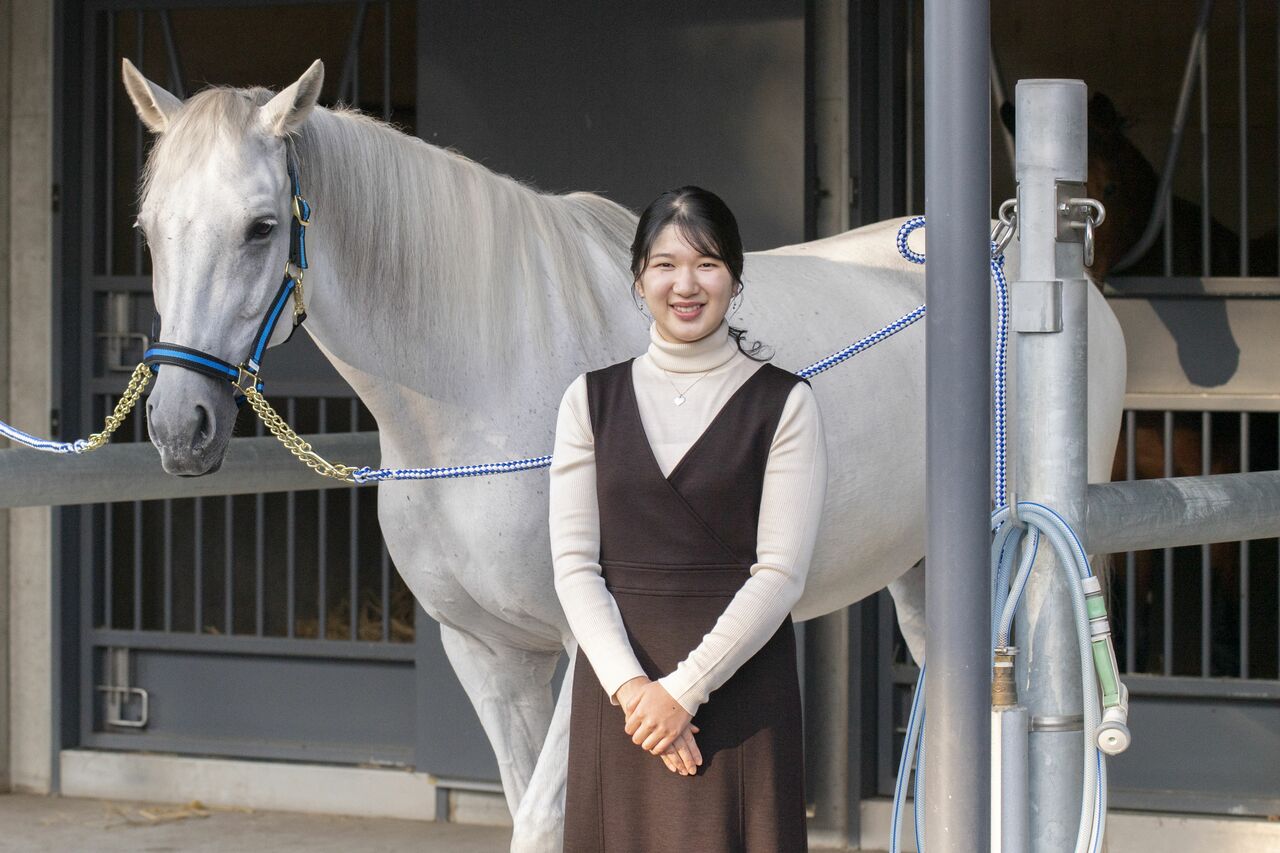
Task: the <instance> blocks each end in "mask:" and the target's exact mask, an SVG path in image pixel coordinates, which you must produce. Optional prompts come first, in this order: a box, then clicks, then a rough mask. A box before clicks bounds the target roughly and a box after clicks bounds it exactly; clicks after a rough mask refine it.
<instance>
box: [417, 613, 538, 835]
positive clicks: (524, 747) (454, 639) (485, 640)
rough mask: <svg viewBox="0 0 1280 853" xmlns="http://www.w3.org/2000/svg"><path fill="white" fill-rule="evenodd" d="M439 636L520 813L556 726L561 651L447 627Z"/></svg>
mask: <svg viewBox="0 0 1280 853" xmlns="http://www.w3.org/2000/svg"><path fill="white" fill-rule="evenodd" d="M440 638H441V640H442V641H443V645H444V650H445V654H446V655H448V657H449V663H450V664H452V665H453V671H454V672H455V673H456V674H457V676H458V680H459V681H460V682H462V687H463V689H464V690H466V691H467V697H468V698H470V699H471V704H472V706H473V707H474V708H475V709H476V714H477V715H478V716H479V717H480V724H481V725H482V726H483V727H484V733H485V735H486V736H488V738H489V743H490V745H492V746H493V751H494V754H495V755H496V756H497V759H498V772H499V773H500V774H501V776H502V790H503V793H504V794H505V795H506V798H507V807H508V808H509V809H510V810H511V814H512V815H515V814H516V813H517V812H518V810H519V807H520V801H521V800H522V799H523V797H524V794H525V791H526V789H527V787H528V785H529V780H530V779H531V778H532V777H533V771H534V766H535V764H536V762H537V760H538V753H539V752H541V750H542V744H543V741H544V740H545V739H546V736H547V729H548V728H549V726H550V724H551V712H552V702H551V679H552V676H553V675H554V674H555V668H556V661H557V660H559V658H560V651H559V650H555V651H549V652H548V651H535V650H531V649H527V648H519V647H517V646H514V645H510V644H507V643H504V642H502V641H499V640H495V639H492V638H489V637H480V636H477V635H475V634H470V633H467V632H465V631H463V630H461V629H458V628H451V627H449V626H447V625H444V624H442V625H441V626H440Z"/></svg>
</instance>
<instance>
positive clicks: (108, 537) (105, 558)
mask: <svg viewBox="0 0 1280 853" xmlns="http://www.w3.org/2000/svg"><path fill="white" fill-rule="evenodd" d="M106 402H107V407H108V411H109V410H110V405H111V397H110V396H109V395H108V396H107V400H106ZM115 510H116V505H115V504H113V503H105V504H103V505H102V627H104V628H106V629H108V630H110V629H111V628H114V627H115V625H114V624H113V619H112V615H111V603H112V601H111V593H112V591H113V587H114V586H115V574H116V566H115V554H114V550H115V514H116V512H115Z"/></svg>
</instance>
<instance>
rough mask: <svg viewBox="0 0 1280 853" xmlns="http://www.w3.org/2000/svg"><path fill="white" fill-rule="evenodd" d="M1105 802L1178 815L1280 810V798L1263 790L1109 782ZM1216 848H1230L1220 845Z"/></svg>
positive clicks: (1116, 806) (1263, 814)
mask: <svg viewBox="0 0 1280 853" xmlns="http://www.w3.org/2000/svg"><path fill="white" fill-rule="evenodd" d="M1207 784H1208V783H1206V787H1207ZM1107 806H1108V807H1109V808H1113V809H1124V810H1131V811H1143V812H1172V813H1175V814H1179V815H1186V814H1219V815H1232V816H1235V817H1270V816H1271V815H1274V814H1277V813H1280V798H1277V797H1269V796H1267V795H1266V793H1265V792H1262V793H1258V794H1242V793H1240V792H1237V791H1221V790H1218V791H1214V790H1198V791H1179V790H1161V789H1159V788H1143V789H1134V788H1121V787H1119V786H1118V785H1111V786H1110V787H1108V789H1107ZM1216 849H1219V850H1225V849H1229V848H1228V847H1225V846H1223V847H1218V848H1216Z"/></svg>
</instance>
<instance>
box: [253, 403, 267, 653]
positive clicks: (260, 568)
mask: <svg viewBox="0 0 1280 853" xmlns="http://www.w3.org/2000/svg"><path fill="white" fill-rule="evenodd" d="M258 423H259V424H261V423H262V422H261V421H259V422H258ZM265 518H266V495H264V494H262V493H261V492H259V493H258V494H256V495H254V496H253V630H254V633H255V634H257V635H258V636H259V637H261V636H262V628H263V598H264V595H263V587H264V586H265V579H264V577H263V576H264V574H265V571H266V570H265V566H266V562H267V557H266V538H267V532H266V527H267V525H266V521H265Z"/></svg>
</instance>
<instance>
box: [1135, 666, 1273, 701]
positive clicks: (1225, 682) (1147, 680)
mask: <svg viewBox="0 0 1280 853" xmlns="http://www.w3.org/2000/svg"><path fill="white" fill-rule="evenodd" d="M1124 686H1125V687H1127V688H1129V694H1130V695H1131V696H1150V697H1168V698H1170V699H1222V700H1228V699H1229V700H1232V701H1237V700H1239V701H1253V702H1275V701H1277V700H1280V681H1273V680H1265V681H1264V680H1262V679H1257V678H1252V679H1249V680H1247V681H1246V680H1245V679H1242V678H1182V677H1178V676H1169V675H1140V674H1137V673H1129V674H1126V675H1125V677H1124Z"/></svg>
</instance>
